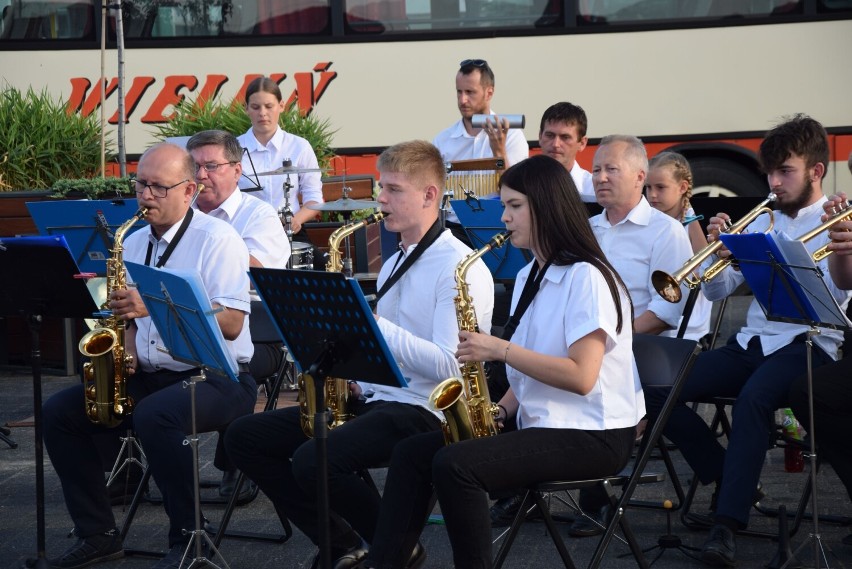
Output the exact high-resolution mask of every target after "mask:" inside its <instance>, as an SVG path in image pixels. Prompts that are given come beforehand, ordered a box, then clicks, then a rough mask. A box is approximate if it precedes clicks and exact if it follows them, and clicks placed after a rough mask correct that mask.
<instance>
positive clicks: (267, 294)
mask: <svg viewBox="0 0 852 569" xmlns="http://www.w3.org/2000/svg"><path fill="white" fill-rule="evenodd" d="M249 272H250V273H251V278H252V281H253V282H254V285H255V289H256V290H257V292H258V294H259V295H260V297H261V299H262V300H263V303H264V305H265V306H266V308H267V309H268V310H269V313H270V315H271V316H272V320H273V322H274V323H275V326H276V327H277V328H278V332H279V334H280V335H281V338H282V339H283V340H284V343H285V344H286V345H287V348H288V349H289V350H290V353H291V354H292V355H293V358H294V359H295V360H296V362H298V363H299V364H300V367H301V368H302V369H303V370H305V372H304V373H305V374H306V375H311V376H313V378H314V386H315V389H316V401H317V413H316V415H315V417H314V439H315V441H316V451H317V509H318V511H319V541H320V543H319V549H320V566H321V567H322V568H323V569H328V568H330V567H331V557H330V536H329V527H328V515H329V498H328V464H327V457H328V448H327V444H328V411H327V409H326V406H325V401H324V397H325V393H324V389H323V388H324V384H325V379H326V377H335V378H340V379H366V378H369V380H370V381H371V382H372V383H379V384H382V385H392V386H396V387H405V386H406V385H407V382H406V381H405V379H404V378H403V376H402V372H400V370H399V367H398V366H397V365H396V361H395V360H394V358H393V355H392V354H391V353H390V349H389V348H388V346H387V344H386V343H385V341H384V338H383V337H382V334H381V332H380V331H379V327H378V324H377V323H376V319H375V317H374V316H373V313H372V311H371V310H370V307H369V305H368V304H367V300H366V298H364V293H363V292H362V291H361V287H360V285H359V284H358V281H356V280H354V279H347V278H346V277H344V276H343V274H342V273H326V272H319V271H298V270H286V269H262V268H257V267H252V268H251V269H249Z"/></svg>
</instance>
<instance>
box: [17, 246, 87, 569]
mask: <svg viewBox="0 0 852 569" xmlns="http://www.w3.org/2000/svg"><path fill="white" fill-rule="evenodd" d="M0 272H2V274H4V275H11V274H15V273H17V272H25V273H26V274H27V275H30V277H29V278H27V279H11V278H7V279H0V315H2V316H24V317H25V318H26V320H27V322H28V323H29V328H30V342H31V346H32V352H31V354H32V362H31V366H32V373H33V416H34V420H35V461H36V547H37V556H36V558H35V559H29V560H27V566H28V567H38V568H45V569H46V568H47V567H49V564H48V561H47V558H46V555H45V520H44V447H43V442H42V436H43V425H42V414H41V404H42V401H41V400H42V394H41V349H40V340H39V333H40V331H41V323H42V322H43V321H44V319H45V318H89V317H91V316H92V314H93V313H94V312H95V311H97V310H98V307H97V306H96V305H95V301H94V300H92V296H91V295H90V294H89V289H87V288H86V284H85V282H84V281H83V280H82V279H79V278H75V276H76V275H78V274H79V269H78V268H77V265H76V263H75V262H74V258H73V257H72V255H71V251H70V250H69V249H68V244H67V243H66V241H65V238H64V237H63V236H62V235H55V236H49V237H14V238H9V239H0Z"/></svg>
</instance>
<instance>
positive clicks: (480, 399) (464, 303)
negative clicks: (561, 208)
mask: <svg viewBox="0 0 852 569" xmlns="http://www.w3.org/2000/svg"><path fill="white" fill-rule="evenodd" d="M510 233H511V231H506V232H504V233H498V234H497V235H495V236H494V237H492V238H491V240H490V241H489V242H488V243H487V244H486V245H485V246H484V247H482V248H481V249H478V250H476V251H474V252H473V253H471V254H470V255H468V256H467V257H465V258H464V259H462V261H461V263H459V264H458V266H456V273H455V277H456V290H458V295H457V296H456V298H455V304H456V317H457V319H458V322H459V330H466V331H468V332H479V325H478V324H477V322H476V311H475V309H474V306H473V299H472V298H471V297H470V291H469V290H468V284H467V281H466V280H465V278H466V275H467V271H468V269H470V267H471V265H473V263H474V261H476V260H477V259H479V258H480V257H482V256H483V255H484V254H486V253H487V252H488V251H491V250H492V249H499V248H500V247H502V246H503V245H504V244H505V243H506V240H507V239H508V238H509V234H510ZM429 408H430V409H432V410H433V411H442V412H443V413H444V422H443V423H442V424H441V428H442V430H443V431H444V440H445V441H446V442H447V444H450V443H455V442H459V441H463V440H467V439H479V438H482V437H490V436H492V435H496V434H497V423H496V422H495V421H494V419H495V418H496V417H497V410H498V407H497V405H496V404H495V403H492V402H491V397H490V396H489V394H488V380H487V378H486V377H485V367H484V365H483V363H482V362H466V363H464V364H462V366H461V377H451V378H449V379H446V380H444V381H442V382H441V383H439V384H438V386H437V387H436V388H435V389H434V390H433V391H432V394H431V395H429Z"/></svg>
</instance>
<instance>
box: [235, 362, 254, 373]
mask: <svg viewBox="0 0 852 569" xmlns="http://www.w3.org/2000/svg"><path fill="white" fill-rule="evenodd" d="M237 371H238V372H239V373H251V369H250V368H249V364H244V363H239V364H237Z"/></svg>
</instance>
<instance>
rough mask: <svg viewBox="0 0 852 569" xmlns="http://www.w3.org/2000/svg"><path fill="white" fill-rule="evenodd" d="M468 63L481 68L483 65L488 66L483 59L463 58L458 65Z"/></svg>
mask: <svg viewBox="0 0 852 569" xmlns="http://www.w3.org/2000/svg"><path fill="white" fill-rule="evenodd" d="M468 65H472V66H474V67H478V68H480V69H482V68H483V67H488V62H487V61H485V60H484V59H464V60H462V62H461V63H459V67H467V66H468Z"/></svg>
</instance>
